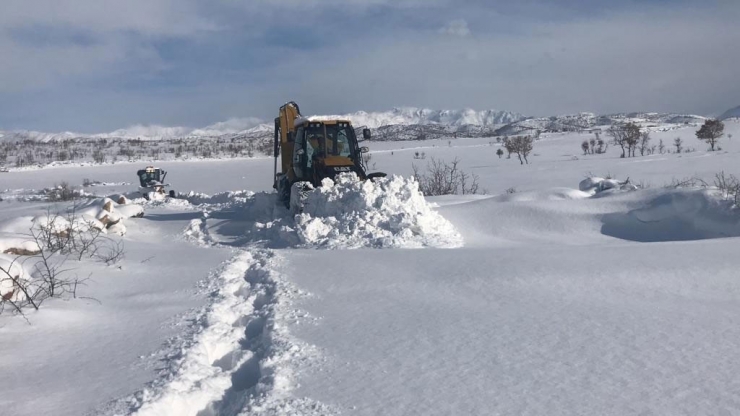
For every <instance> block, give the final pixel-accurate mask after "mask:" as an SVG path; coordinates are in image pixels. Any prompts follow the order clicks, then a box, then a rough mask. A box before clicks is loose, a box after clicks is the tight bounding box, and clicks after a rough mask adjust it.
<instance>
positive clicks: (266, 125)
mask: <svg viewBox="0 0 740 416" xmlns="http://www.w3.org/2000/svg"><path fill="white" fill-rule="evenodd" d="M733 111H734V112H733ZM733 114H737V115H733ZM737 116H740V107H738V108H736V109H734V110H730V111H728V112H727V113H725V115H724V116H723V117H724V118H729V117H737ZM310 118H313V119H319V120H320V119H347V120H350V121H351V122H352V123H353V124H354V125H355V127H363V126H364V127H368V128H371V129H373V130H374V131H375V133H374V137H375V139H376V140H420V139H430V138H447V137H455V136H459V135H464V136H467V137H482V136H483V137H487V136H495V135H514V134H523V133H527V132H532V131H536V130H539V131H541V132H548V131H577V130H584V129H589V128H593V127H597V126H608V125H611V124H614V123H620V122H627V121H632V122H636V123H640V124H642V125H647V126H659V125H683V124H695V123H701V122H703V121H704V120H705V117H702V116H697V115H681V114H670V113H619V114H610V115H596V114H594V113H579V114H571V115H560V116H552V117H540V118H532V117H525V116H524V115H522V114H519V113H514V112H509V111H498V110H483V111H476V110H472V109H464V110H430V109H422V108H414V107H401V108H394V109H392V110H390V111H382V112H366V111H358V112H355V113H349V114H340V115H320V116H311V117H310ZM272 128H273V127H272V123H270V122H269V121H265V120H261V119H258V118H254V117H248V118H233V119H229V120H227V121H223V122H219V123H215V124H212V125H210V126H206V127H203V128H190V127H164V126H157V125H150V126H145V125H135V126H131V127H128V128H125V129H119V130H116V131H112V132H109V133H99V134H80V133H73V132H62V133H44V132H37V131H5V132H4V131H0V140H11V141H22V140H34V141H42V142H50V141H58V140H66V139H83V140H84V139H124V140H125V139H141V140H172V139H180V138H210V137H224V136H228V137H235V136H239V137H243V138H244V137H246V138H258V139H266V138H269V136H271V134H272Z"/></svg>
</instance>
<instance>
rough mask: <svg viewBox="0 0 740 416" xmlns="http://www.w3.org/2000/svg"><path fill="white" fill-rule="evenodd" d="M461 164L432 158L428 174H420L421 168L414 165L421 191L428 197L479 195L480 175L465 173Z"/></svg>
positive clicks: (455, 161) (428, 164)
mask: <svg viewBox="0 0 740 416" xmlns="http://www.w3.org/2000/svg"><path fill="white" fill-rule="evenodd" d="M459 164H460V160H459V159H457V158H455V160H453V161H452V162H451V163H447V162H445V161H443V160H440V159H435V158H431V160H430V161H429V162H428V163H427V170H426V173H420V172H419V168H418V167H417V166H416V165H412V167H413V169H414V179H416V181H417V182H418V183H419V190H421V192H422V193H423V194H424V195H426V196H435V195H455V194H463V195H465V194H477V193H478V192H479V190H480V189H479V185H478V175H475V174H472V175H471V174H467V173H465V172H463V171H462V170H460V168H459V166H458V165H459Z"/></svg>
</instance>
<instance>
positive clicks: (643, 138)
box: [640, 131, 650, 156]
mask: <svg viewBox="0 0 740 416" xmlns="http://www.w3.org/2000/svg"><path fill="white" fill-rule="evenodd" d="M649 148H650V132H649V131H644V132H642V133H640V156H645V152H646V151H647V150H648V149H649Z"/></svg>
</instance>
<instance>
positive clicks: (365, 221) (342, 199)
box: [295, 173, 462, 249]
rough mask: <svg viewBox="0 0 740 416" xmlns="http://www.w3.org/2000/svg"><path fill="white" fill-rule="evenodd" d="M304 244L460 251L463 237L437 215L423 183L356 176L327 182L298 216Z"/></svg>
mask: <svg viewBox="0 0 740 416" xmlns="http://www.w3.org/2000/svg"><path fill="white" fill-rule="evenodd" d="M295 221H296V231H297V233H298V236H299V237H300V239H301V241H302V242H303V244H305V245H308V246H313V247H324V248H332V249H334V248H358V247H379V248H386V247H399V248H418V247H444V248H452V247H460V246H462V237H461V236H460V234H459V233H458V232H457V230H455V228H454V227H453V226H452V224H450V223H449V222H448V221H447V220H445V219H444V218H443V217H442V216H441V215H439V214H438V213H437V212H435V211H433V210H432V208H431V207H430V205H429V204H428V203H427V201H426V200H425V199H424V196H423V195H422V193H421V192H420V191H419V184H418V183H417V182H416V181H415V180H413V179H411V178H408V179H407V178H404V177H401V176H393V177H391V178H383V179H377V180H375V181H359V180H358V179H357V177H356V176H355V174H353V173H350V174H343V175H340V176H338V177H337V178H336V182H334V181H332V180H331V179H324V181H323V183H322V186H321V187H319V188H317V189H315V190H313V191H311V192H310V193H309V194H308V196H307V198H306V201H305V206H304V211H303V213H301V214H299V215H297V216H296V219H295Z"/></svg>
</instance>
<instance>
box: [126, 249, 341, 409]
mask: <svg viewBox="0 0 740 416" xmlns="http://www.w3.org/2000/svg"><path fill="white" fill-rule="evenodd" d="M280 262H281V259H280V257H279V256H277V255H276V254H275V252H274V251H272V250H266V249H259V248H252V249H249V250H246V251H243V252H240V253H239V254H237V255H236V256H235V257H234V258H233V259H232V260H231V261H230V262H229V264H228V265H227V266H226V267H225V268H224V269H223V271H222V272H221V273H220V274H219V275H218V276H217V278H216V280H217V287H218V289H217V290H216V291H217V293H216V295H215V296H214V301H213V302H212V303H211V305H210V306H209V307H208V310H207V312H206V313H205V318H204V320H203V323H202V325H203V328H202V330H201V331H200V332H199V333H198V334H197V335H196V336H195V337H194V339H193V342H192V343H189V345H188V346H186V347H185V349H184V351H182V355H181V358H179V359H178V362H177V363H176V365H174V366H172V368H173V370H172V371H171V372H170V373H169V374H168V375H166V376H165V379H164V380H160V381H159V382H155V383H154V384H153V387H151V388H149V389H146V390H144V391H143V392H141V393H139V394H138V395H137V397H136V398H135V399H131V400H132V401H133V402H134V403H133V404H132V405H131V407H130V412H128V413H130V414H134V415H138V416H164V415H178V416H187V415H192V416H222V415H238V414H246V415H249V414H282V413H284V412H296V411H297V412H300V413H302V414H328V413H333V412H332V411H331V410H330V409H329V408H328V407H326V406H323V405H321V404H320V403H316V402H313V401H311V400H308V399H296V398H294V397H292V396H291V394H290V393H291V391H292V389H293V388H294V385H295V382H294V372H295V369H296V367H298V366H301V365H308V364H309V363H310V362H311V361H312V360H313V359H315V357H316V352H315V350H314V349H313V348H311V347H310V346H308V345H305V344H303V343H301V342H300V341H298V340H297V339H295V338H294V337H292V336H291V335H290V333H289V332H288V324H290V323H293V322H296V321H299V320H302V319H305V318H306V316H305V315H304V314H303V313H302V312H300V311H298V310H296V309H295V308H293V307H292V306H291V305H292V303H293V302H294V301H295V300H296V299H298V298H301V297H304V296H306V294H305V293H303V292H301V291H299V290H297V289H296V288H294V287H293V286H292V285H291V284H290V283H289V282H288V281H287V280H285V279H284V278H283V276H282V275H281V274H280V273H279V272H278V270H277V268H278V266H279V264H280Z"/></svg>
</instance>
